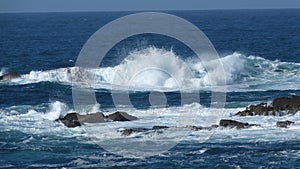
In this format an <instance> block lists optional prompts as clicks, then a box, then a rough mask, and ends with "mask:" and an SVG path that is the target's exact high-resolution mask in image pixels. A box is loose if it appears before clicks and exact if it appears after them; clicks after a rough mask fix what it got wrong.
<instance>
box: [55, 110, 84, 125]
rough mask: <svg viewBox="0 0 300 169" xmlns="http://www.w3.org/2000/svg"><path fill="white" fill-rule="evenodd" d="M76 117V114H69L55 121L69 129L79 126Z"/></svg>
mask: <svg viewBox="0 0 300 169" xmlns="http://www.w3.org/2000/svg"><path fill="white" fill-rule="evenodd" d="M77 115H78V114H77V113H69V114H67V115H66V116H65V117H63V118H60V119H58V120H57V121H61V122H62V123H63V124H64V125H65V126H67V127H70V128H72V127H77V126H81V123H80V122H79V120H78V116H77Z"/></svg>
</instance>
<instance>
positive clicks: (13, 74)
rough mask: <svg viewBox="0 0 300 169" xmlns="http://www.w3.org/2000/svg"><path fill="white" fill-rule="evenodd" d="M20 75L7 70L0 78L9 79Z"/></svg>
mask: <svg viewBox="0 0 300 169" xmlns="http://www.w3.org/2000/svg"><path fill="white" fill-rule="evenodd" d="M19 77H21V76H20V75H19V74H18V73H17V72H9V73H6V74H4V75H1V76H0V80H11V79H15V78H19Z"/></svg>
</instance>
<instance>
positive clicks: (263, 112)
mask: <svg viewBox="0 0 300 169" xmlns="http://www.w3.org/2000/svg"><path fill="white" fill-rule="evenodd" d="M256 115H260V116H270V115H273V116H275V115H276V113H275V112H274V109H273V107H272V106H270V105H268V104H267V103H260V104H258V105H250V106H249V107H247V108H246V110H244V111H240V112H238V113H237V114H235V116H256Z"/></svg>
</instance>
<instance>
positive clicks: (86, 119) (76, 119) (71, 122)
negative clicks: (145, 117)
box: [56, 112, 138, 128]
mask: <svg viewBox="0 0 300 169" xmlns="http://www.w3.org/2000/svg"><path fill="white" fill-rule="evenodd" d="M137 119H138V118H137V117H135V116H131V115H129V114H127V113H126V112H115V113H113V114H110V115H108V116H104V115H103V114H102V113H101V112H97V113H93V114H86V115H81V114H78V113H75V112H74V113H68V114H67V115H66V116H64V117H63V118H59V119H57V120H56V121H61V122H62V123H63V124H64V125H65V126H67V127H71V128H72V127H77V126H81V125H82V124H84V123H103V122H107V121H132V120H137Z"/></svg>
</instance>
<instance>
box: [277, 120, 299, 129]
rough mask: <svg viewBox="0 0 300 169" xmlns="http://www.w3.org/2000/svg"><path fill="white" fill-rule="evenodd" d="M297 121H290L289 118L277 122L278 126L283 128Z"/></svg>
mask: <svg viewBox="0 0 300 169" xmlns="http://www.w3.org/2000/svg"><path fill="white" fill-rule="evenodd" d="M294 123H295V122H293V121H289V120H286V121H278V122H277V123H276V126H277V127H282V128H287V127H288V126H289V125H292V124H294Z"/></svg>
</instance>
